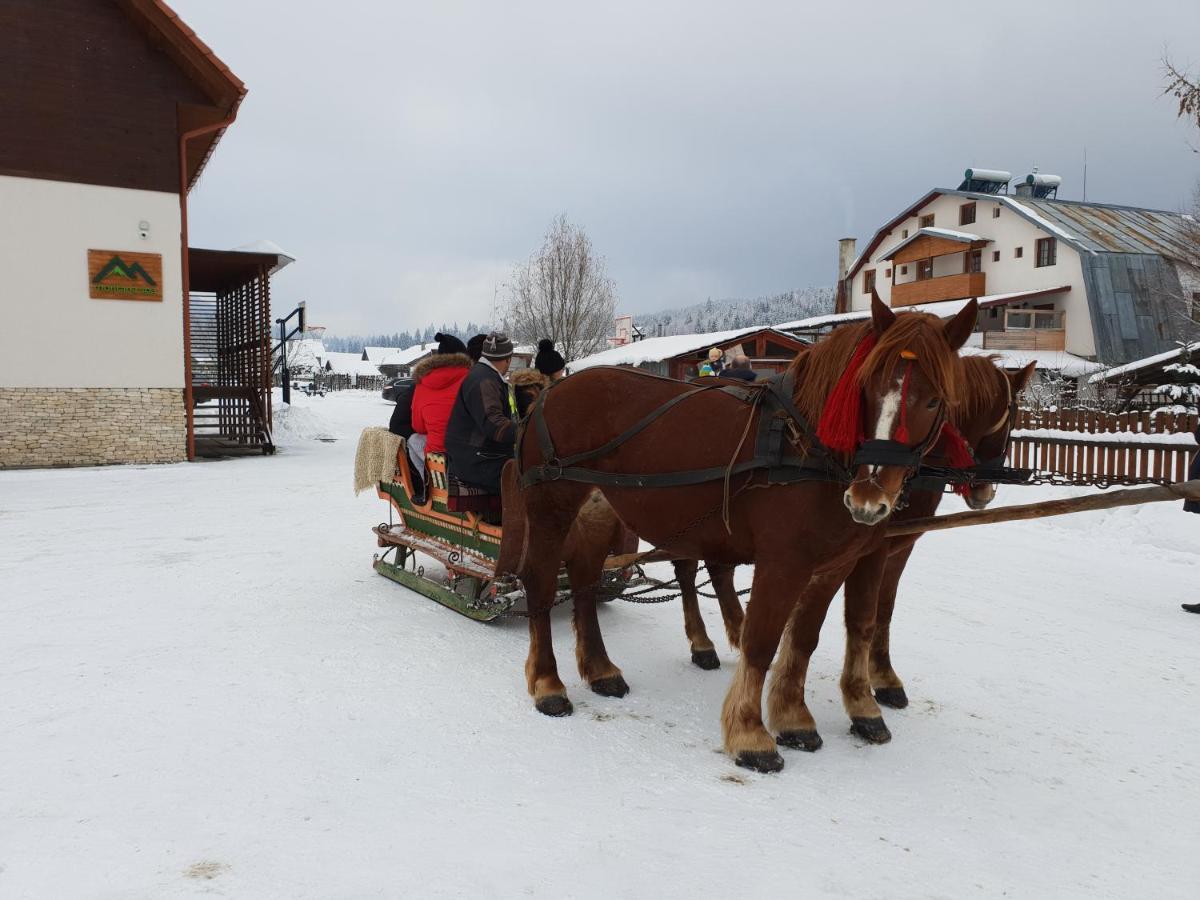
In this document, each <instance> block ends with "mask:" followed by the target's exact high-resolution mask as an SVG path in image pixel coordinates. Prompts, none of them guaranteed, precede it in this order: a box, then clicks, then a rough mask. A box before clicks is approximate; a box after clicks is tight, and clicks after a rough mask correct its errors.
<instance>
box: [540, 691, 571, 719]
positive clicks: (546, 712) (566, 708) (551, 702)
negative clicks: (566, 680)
mask: <svg viewBox="0 0 1200 900" xmlns="http://www.w3.org/2000/svg"><path fill="white" fill-rule="evenodd" d="M534 705H535V706H536V707H537V711H538V712H540V713H541V714H542V715H543V716H554V717H556V718H557V717H559V716H569V715H570V714H571V713H573V712H575V707H573V706H572V705H571V701H570V700H568V699H567V698H566V697H564V696H563V695H562V694H554V695H552V696H550V697H543V698H542V699H541V700H539V701H537V703H536V704H534Z"/></svg>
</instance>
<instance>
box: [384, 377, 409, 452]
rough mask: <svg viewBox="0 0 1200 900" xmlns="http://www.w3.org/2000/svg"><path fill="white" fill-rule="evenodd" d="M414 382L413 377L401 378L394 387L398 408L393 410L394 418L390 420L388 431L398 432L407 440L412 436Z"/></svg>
mask: <svg viewBox="0 0 1200 900" xmlns="http://www.w3.org/2000/svg"><path fill="white" fill-rule="evenodd" d="M415 387H416V385H415V384H413V380H412V379H411V378H401V379H400V380H398V381H397V382H396V385H395V387H394V388H393V393H392V396H393V397H395V398H396V408H395V409H393V410H392V418H391V420H390V421H389V422H388V431H390V432H391V433H392V434H398V435H400V437H402V438H404V439H405V440H407V439H408V438H410V437H411V436H412V433H413V424H412V399H413V388H415Z"/></svg>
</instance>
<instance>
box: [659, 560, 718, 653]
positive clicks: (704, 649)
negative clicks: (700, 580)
mask: <svg viewBox="0 0 1200 900" xmlns="http://www.w3.org/2000/svg"><path fill="white" fill-rule="evenodd" d="M671 565H672V566H674V567H675V580H676V581H677V582H679V598H680V600H681V601H682V602H683V631H684V633H685V634H686V635H687V639H688V644H690V645H691V648H692V662H693V663H695V664H696V665H697V666H699V667H700V668H701V669H719V668H720V667H721V660H720V658H719V657H718V656H717V651H716V648H715V647H713V642H712V641H711V640H709V637H708V630H707V629H706V628H705V627H704V619H703V618H702V617H701V616H700V596H699V595H698V594H697V593H696V571H697V569H698V568H699V564H698V563H697V562H696V560H694V559H673V560H671Z"/></svg>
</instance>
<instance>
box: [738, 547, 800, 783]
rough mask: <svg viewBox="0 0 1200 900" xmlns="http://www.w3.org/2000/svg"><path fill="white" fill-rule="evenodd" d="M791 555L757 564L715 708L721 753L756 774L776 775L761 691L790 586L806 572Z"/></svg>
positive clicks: (789, 602)
mask: <svg viewBox="0 0 1200 900" xmlns="http://www.w3.org/2000/svg"><path fill="white" fill-rule="evenodd" d="M794 560H795V558H794V557H781V558H780V560H779V561H778V562H774V561H765V560H760V561H759V562H758V564H757V565H756V566H755V571H754V584H753V588H752V590H751V592H750V604H749V606H748V607H747V609H746V621H745V624H744V626H743V628H742V657H741V659H740V660H739V661H738V667H737V672H736V673H734V676H733V683H732V684H731V685H730V686H729V693H728V694H727V695H726V696H725V704H724V706H723V707H722V709H721V726H722V732H723V734H724V738H725V751H726V752H727V753H729V755H730V756H732V757H733V758H734V761H735V762H736V763H737V764H738V765H739V766H744V767H746V768H748V769H754V770H756V771H758V772H778V771H779V770H780V769H782V768H783V757H782V756H780V755H779V752H778V750H777V749H776V746H775V739H774V738H773V737H771V734H770V732H768V731H767V729H766V728H765V727H764V725H763V720H762V689H763V683H764V682H765V681H766V677H767V669H768V668H769V667H770V665H771V660H772V659H774V657H775V650H776V648H778V646H779V637H780V635H781V634H782V633H783V626H784V625H785V624H786V623H787V619H788V614H789V613H790V612H791V609H792V606H793V605H795V600H796V587H795V586H796V585H797V584H806V583H807V582H808V579H809V576H810V575H811V574H812V570H811V568H810V567H809V566H807V565H804V564H803V563H797V562H795V561H794Z"/></svg>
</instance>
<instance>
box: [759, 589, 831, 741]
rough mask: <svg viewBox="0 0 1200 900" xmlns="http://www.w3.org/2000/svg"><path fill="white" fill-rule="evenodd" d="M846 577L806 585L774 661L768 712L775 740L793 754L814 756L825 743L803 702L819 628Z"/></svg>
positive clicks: (818, 637)
mask: <svg viewBox="0 0 1200 900" xmlns="http://www.w3.org/2000/svg"><path fill="white" fill-rule="evenodd" d="M845 575H846V573H845V571H838V572H834V573H830V574H828V575H821V576H818V577H815V578H813V579H812V581H810V582H809V583H808V585H807V587H805V589H804V593H802V594H801V595H800V600H799V602H797V603H796V606H795V607H794V608H793V609H792V615H791V617H790V618H789V619H788V624H787V629H786V630H785V631H784V636H783V642H782V644H781V646H780V649H779V656H778V658H777V659H776V660H775V671H774V672H773V673H772V675H771V692H770V694H769V695H768V697H767V711H768V713H769V714H770V715H769V719H770V722H771V730H772V731H774V732H775V734H776V735H777V736H778V737H777V740H778V741H779V743H780V744H781V745H783V746H784V747H790V748H792V749H793V750H804V751H807V752H808V753H813V752H815V751H817V750H819V749H821V744H822V743H824V742H823V741H822V740H821V735H820V734H819V733H818V732H817V723H816V722H815V721H814V719H813V717H812V713H811V712H810V711H809V709H808V704H807V703H806V702H805V700H804V688H805V683H806V681H807V678H808V663H809V660H810V659H812V654H813V651H814V650H816V649H817V641H818V640H819V639H820V637H821V625H822V624H824V622H825V615H826V613H828V612H829V604H830V603H832V602H833V598H834V596H835V595H836V594H837V591H838V588H839V587H841V586H842V581H843V579H844V578H845Z"/></svg>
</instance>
